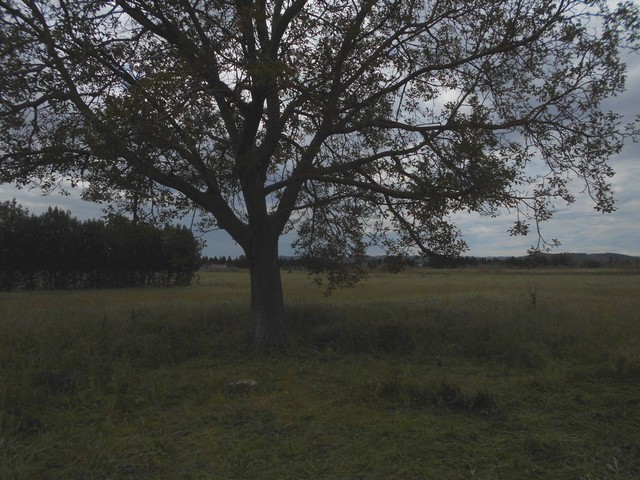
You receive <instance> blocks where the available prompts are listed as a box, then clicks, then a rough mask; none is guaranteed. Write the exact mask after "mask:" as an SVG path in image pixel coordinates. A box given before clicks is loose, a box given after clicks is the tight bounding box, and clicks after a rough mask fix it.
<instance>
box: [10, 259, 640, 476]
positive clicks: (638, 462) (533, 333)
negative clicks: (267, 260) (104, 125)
mask: <svg viewBox="0 0 640 480" xmlns="http://www.w3.org/2000/svg"><path fill="white" fill-rule="evenodd" d="M639 273H640V272H637V271H630V270H627V271H616V270H604V269H596V270H554V269H546V270H480V269H478V270H451V271H434V270H427V269H414V270H408V271H404V272H401V273H399V274H395V275H394V274H390V273H381V272H378V273H373V274H371V276H370V277H369V278H368V280H366V281H365V282H363V283H361V284H359V285H358V286H356V287H355V288H351V289H346V290H340V291H336V292H334V293H333V294H332V295H331V296H329V297H325V296H324V295H323V291H322V290H321V289H318V288H317V287H316V286H315V285H313V283H312V281H311V280H310V279H309V278H308V277H307V275H306V274H305V273H303V272H283V282H284V288H285V298H286V305H287V318H286V321H287V324H288V329H289V332H290V335H291V337H290V342H289V345H288V347H287V349H286V350H285V351H283V352H279V353H273V354H268V355H267V354H260V353H257V352H256V351H254V349H253V347H252V345H251V340H250V332H249V306H248V298H249V292H248V286H249V278H248V274H247V272H246V271H241V270H239V271H220V272H208V273H202V274H201V278H200V281H199V283H197V284H195V285H193V286H191V287H183V288H146V289H126V290H93V291H57V292H47V291H36V292H12V293H0V367H1V370H0V429H1V430H0V478H2V479H6V480H18V479H69V480H71V479H83V480H90V479H185V480H186V479H193V480H200V479H202V480H204V479H243V478H246V479H255V478H260V479H274V480H275V479H368V480H374V479H576V480H578V479H584V480H587V479H593V480H595V479H609V478H610V479H637V478H640V275H639Z"/></svg>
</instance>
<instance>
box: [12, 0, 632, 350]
mask: <svg viewBox="0 0 640 480" xmlns="http://www.w3.org/2000/svg"><path fill="white" fill-rule="evenodd" d="M0 15H1V17H0V18H1V19H0V39H1V44H2V51H1V57H0V58H1V60H0V62H1V63H0V65H1V67H0V68H1V72H2V73H1V75H0V99H1V100H0V102H1V103H0V155H1V156H0V181H4V182H9V181H11V182H15V183H18V184H33V183H35V184H37V185H39V186H40V187H42V188H43V189H45V190H51V189H53V188H55V187H56V186H59V185H67V184H70V185H72V186H81V187H82V189H83V195H84V197H85V198H87V199H90V200H96V201H102V202H108V203H113V202H122V203H123V204H125V205H129V206H130V207H131V208H132V209H135V210H136V211H137V209H138V208H139V206H140V205H151V206H152V207H153V208H154V209H159V210H162V211H163V212H165V213H166V214H175V215H179V214H181V213H184V212H185V211H188V210H189V209H192V208H197V209H199V210H200V211H201V212H203V215H204V217H203V218H204V219H205V220H209V221H211V222H212V224H214V225H215V226H217V227H219V228H221V229H224V230H226V231H227V232H228V233H229V234H230V235H231V236H232V237H233V238H234V239H235V241H236V242H237V243H238V244H239V245H240V246H241V247H242V248H243V250H244V251H245V253H246V256H247V259H248V261H249V263H250V268H251V278H252V311H253V318H254V331H255V335H256V340H257V341H258V343H260V344H264V345H269V344H278V343H281V342H282V339H283V338H284V333H283V330H282V322H281V318H282V292H281V287H280V278H279V273H278V272H277V258H278V252H277V248H278V246H277V241H278V238H279V237H280V235H281V234H282V233H283V232H285V231H288V230H289V229H296V231H297V234H298V240H297V242H296V247H297V248H298V250H299V251H300V252H301V253H304V254H309V255H312V256H315V257H326V258H333V259H345V258H353V257H357V256H359V255H362V254H364V252H365V251H366V248H367V246H368V245H370V244H372V243H375V244H378V245H381V246H384V247H385V248H386V249H387V250H389V251H390V252H392V253H401V252H403V251H406V250H407V249H411V248H418V249H419V250H420V251H422V252H423V253H425V254H427V255H447V256H450V255H455V254H457V253H459V252H460V251H462V250H463V249H464V248H465V244H464V241H463V240H462V238H461V236H460V232H459V231H458V229H457V228H456V227H455V225H453V224H452V223H451V221H450V215H451V214H452V213H454V212H457V211H474V212H482V213H485V214H493V213H495V212H497V211H498V210H499V209H502V208H507V209H510V210H511V211H513V212H514V213H515V224H514V226H513V228H512V230H511V231H510V233H511V234H525V233H527V231H528V230H529V228H530V224H533V225H536V226H537V225H538V224H539V222H541V221H545V220H548V219H549V218H550V216H551V215H552V213H553V201H554V199H561V200H562V201H566V202H572V201H573V194H572V190H571V188H570V186H569V184H570V181H571V180H572V179H576V178H577V179H579V180H580V181H581V182H582V184H583V185H584V188H585V190H586V191H587V193H588V194H589V195H590V196H591V197H592V198H593V200H594V202H595V206H596V208H598V209H600V210H602V211H605V212H608V211H611V210H613V208H614V203H613V197H612V192H611V187H610V183H609V178H610V177H611V175H612V174H613V171H612V168H611V167H610V166H609V165H608V164H607V160H608V159H609V157H610V156H611V155H613V154H615V153H617V152H619V151H620V149H621V147H622V143H623V140H624V138H625V136H626V135H627V134H628V131H626V130H625V129H624V128H623V126H622V125H621V118H620V116H619V115H618V114H616V113H614V112H606V111H603V110H602V108H601V105H602V102H603V101H604V100H605V99H606V98H608V97H610V96H612V95H615V94H617V93H619V92H621V91H622V90H623V88H624V81H625V66H624V64H623V62H621V60H620V54H621V51H622V50H623V49H625V48H627V49H635V50H637V48H638V26H639V20H638V18H639V15H638V6H637V5H635V4H634V3H633V2H631V1H627V2H622V3H620V4H619V5H618V6H617V7H615V8H610V7H609V2H606V1H602V0H588V1H583V0H581V1H578V0H553V1H552V0H489V1H487V0H465V1H452V0H422V1H419V0H379V1H375V0H256V1H252V0H173V1H162V2H160V1H156V0H115V1H93V0H91V1H89V0H74V1H73V2H69V1H66V0H56V1H35V0H21V1H18V0H0ZM337 278H338V279H340V278H342V277H337Z"/></svg>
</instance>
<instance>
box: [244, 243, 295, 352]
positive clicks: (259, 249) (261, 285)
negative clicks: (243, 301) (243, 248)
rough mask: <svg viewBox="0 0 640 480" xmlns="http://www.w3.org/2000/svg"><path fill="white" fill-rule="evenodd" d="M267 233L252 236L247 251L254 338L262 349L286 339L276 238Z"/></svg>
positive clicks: (276, 346) (281, 344) (275, 346)
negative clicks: (249, 247) (257, 236)
mask: <svg viewBox="0 0 640 480" xmlns="http://www.w3.org/2000/svg"><path fill="white" fill-rule="evenodd" d="M254 233H256V232H254ZM267 237H271V235H261V236H260V237H259V238H256V237H254V240H253V241H252V245H251V249H250V251H249V252H247V257H248V260H249V268H250V272H251V316H252V322H253V338H254V342H255V345H256V346H257V347H258V348H259V349H261V350H270V349H276V348H280V347H282V346H283V345H284V342H285V339H286V336H285V328H284V301H283V296H282V280H281V278H280V265H279V262H278V238H277V237H276V238H267Z"/></svg>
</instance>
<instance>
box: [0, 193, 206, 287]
mask: <svg viewBox="0 0 640 480" xmlns="http://www.w3.org/2000/svg"><path fill="white" fill-rule="evenodd" d="M200 251H201V245H200V244H199V242H198V241H197V239H195V238H194V236H193V234H192V232H191V231H190V230H189V229H188V228H186V227H184V226H171V225H167V226H164V227H162V228H159V227H156V226H154V225H151V224H148V223H144V222H134V221H132V220H129V219H127V218H125V217H123V216H119V215H113V216H109V217H108V218H107V220H105V221H103V220H86V221H80V220H78V219H76V218H74V217H72V216H71V214H70V213H69V212H67V211H63V210H60V209H58V208H49V210H48V211H47V212H45V213H43V214H41V215H32V214H30V213H29V212H28V210H26V209H24V208H23V207H22V206H20V205H19V204H17V203H16V201H15V200H13V201H11V202H2V203H0V289H2V290H15V289H22V288H24V289H68V288H78V289H80V288H121V287H145V286H161V285H163V286H171V285H188V284H190V283H191V281H192V279H193V277H194V275H195V272H196V271H197V269H198V268H199V266H200Z"/></svg>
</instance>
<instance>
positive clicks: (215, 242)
mask: <svg viewBox="0 0 640 480" xmlns="http://www.w3.org/2000/svg"><path fill="white" fill-rule="evenodd" d="M627 63H628V65H629V69H628V78H627V91H626V92H625V93H624V94H622V95H620V96H618V97H617V98H614V99H612V100H611V101H610V103H609V105H607V107H609V108H611V109H613V110H615V111H618V112H620V113H623V114H625V116H626V117H627V118H628V119H629V120H631V119H633V118H634V117H635V116H636V115H640V56H639V55H634V56H632V57H630V58H628V60H627ZM610 164H611V166H612V167H613V168H614V170H615V171H616V175H615V177H614V178H613V181H612V183H613V190H614V192H615V198H616V209H617V210H616V211H615V212H613V213H611V214H606V215H603V214H601V213H598V212H596V211H595V210H594V209H593V202H592V201H591V200H590V199H589V198H588V197H587V196H586V195H578V196H577V199H576V203H574V204H572V205H570V206H565V205H563V204H557V205H556V207H557V213H556V215H555V218H554V219H552V220H551V221H550V222H548V223H546V224H544V225H543V234H544V236H545V238H547V239H553V238H557V239H558V240H560V242H561V244H562V245H561V246H560V247H558V248H556V249H555V250H553V251H554V252H556V253H560V252H585V253H605V252H614V253H624V254H628V255H637V256H640V145H639V144H637V143H631V142H629V143H628V144H627V145H626V146H625V148H624V150H623V151H622V152H621V154H620V155H618V156H616V157H614V158H612V159H611V162H610ZM12 198H15V199H16V200H17V202H18V203H20V204H21V205H22V206H24V207H27V208H28V209H29V211H30V212H31V213H36V214H38V213H41V212H42V211H45V210H46V209H47V208H48V207H49V206H58V207H60V208H62V209H65V210H69V211H70V212H71V213H72V215H73V216H75V217H77V218H79V219H81V220H85V219H89V218H99V217H101V216H102V208H103V206H101V205H96V204H92V203H89V202H84V201H82V200H80V199H79V198H78V196H77V195H71V196H66V197H65V196H61V195H58V194H55V195H51V196H42V195H41V193H40V192H39V191H37V190H33V191H27V190H17V189H15V188H14V187H12V186H10V185H0V201H6V200H11V199H12ZM455 221H456V223H457V225H458V226H459V227H460V228H461V230H462V232H463V235H464V239H465V240H466V242H467V243H468V244H469V250H468V251H467V252H466V255H474V256H494V255H514V256H519V255H525V254H526V252H527V250H528V249H529V248H530V247H531V246H532V245H533V244H536V243H537V236H535V235H533V234H531V235H529V236H528V237H509V236H508V234H507V229H508V228H509V227H510V226H511V224H512V222H513V221H514V218H513V217H512V216H510V215H509V214H508V212H505V213H504V214H502V215H500V216H499V217H497V218H487V217H481V216H479V215H467V214H459V215H457V216H456V217H455ZM204 238H205V240H206V241H207V247H206V248H205V250H204V254H206V255H209V256H220V255H225V256H232V257H236V256H238V255H241V254H242V253H243V252H242V250H241V249H240V247H238V246H237V245H236V244H235V242H234V241H233V240H232V239H231V237H229V235H228V234H227V233H226V232H222V231H218V232H212V233H209V234H206V235H205V236H204ZM292 240H293V236H292V235H289V236H286V237H283V238H282V239H281V243H280V254H281V255H291V254H292V253H293V252H292V249H291V241H292ZM371 253H372V254H379V253H380V252H376V251H372V252H371Z"/></svg>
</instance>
